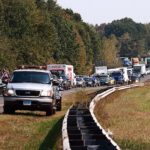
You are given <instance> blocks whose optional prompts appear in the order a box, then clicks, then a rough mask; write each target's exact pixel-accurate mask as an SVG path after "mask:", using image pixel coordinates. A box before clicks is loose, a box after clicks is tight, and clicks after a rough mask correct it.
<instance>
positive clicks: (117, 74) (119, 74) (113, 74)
mask: <svg viewBox="0 0 150 150" xmlns="http://www.w3.org/2000/svg"><path fill="white" fill-rule="evenodd" d="M121 75H122V74H121V72H113V73H112V74H111V76H112V77H115V76H121Z"/></svg>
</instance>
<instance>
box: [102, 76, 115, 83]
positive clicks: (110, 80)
mask: <svg viewBox="0 0 150 150" xmlns="http://www.w3.org/2000/svg"><path fill="white" fill-rule="evenodd" d="M99 81H100V85H114V84H115V79H114V78H113V77H110V76H109V75H101V76H99Z"/></svg>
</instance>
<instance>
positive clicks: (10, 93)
mask: <svg viewBox="0 0 150 150" xmlns="http://www.w3.org/2000/svg"><path fill="white" fill-rule="evenodd" d="M3 95H4V96H15V91H14V90H13V89H6V90H4V93H3Z"/></svg>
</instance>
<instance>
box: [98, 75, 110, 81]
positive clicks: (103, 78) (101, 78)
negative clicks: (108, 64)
mask: <svg viewBox="0 0 150 150" xmlns="http://www.w3.org/2000/svg"><path fill="white" fill-rule="evenodd" d="M107 78H108V76H100V77H99V79H100V80H106V79H107Z"/></svg>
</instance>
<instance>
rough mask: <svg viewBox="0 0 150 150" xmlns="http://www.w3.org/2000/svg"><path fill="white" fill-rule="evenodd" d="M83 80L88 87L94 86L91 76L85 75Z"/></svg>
mask: <svg viewBox="0 0 150 150" xmlns="http://www.w3.org/2000/svg"><path fill="white" fill-rule="evenodd" d="M84 81H85V84H86V86H88V87H94V86H95V83H94V80H93V78H90V77H85V78H84Z"/></svg>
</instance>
